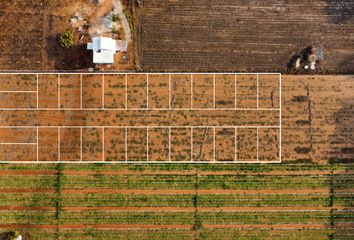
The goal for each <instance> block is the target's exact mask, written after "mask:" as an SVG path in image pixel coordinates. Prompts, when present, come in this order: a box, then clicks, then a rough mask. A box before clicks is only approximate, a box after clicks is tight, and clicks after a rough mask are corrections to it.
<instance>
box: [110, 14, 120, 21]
mask: <svg viewBox="0 0 354 240" xmlns="http://www.w3.org/2000/svg"><path fill="white" fill-rule="evenodd" d="M112 21H113V22H118V21H119V15H118V14H114V13H113V14H112Z"/></svg>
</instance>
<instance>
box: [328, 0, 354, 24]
mask: <svg viewBox="0 0 354 240" xmlns="http://www.w3.org/2000/svg"><path fill="white" fill-rule="evenodd" d="M324 1H325V2H326V3H327V6H326V8H325V10H326V14H327V15H328V17H329V19H330V21H331V22H332V23H335V24H341V23H346V22H348V21H351V20H354V1H338V0H324Z"/></svg>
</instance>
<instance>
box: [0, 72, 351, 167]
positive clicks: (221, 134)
mask: <svg viewBox="0 0 354 240" xmlns="http://www.w3.org/2000/svg"><path fill="white" fill-rule="evenodd" d="M0 78H1V85H0V97H1V100H2V101H1V104H2V105H1V118H0V126H1V135H0V142H1V144H0V149H1V151H0V153H1V154H0V156H1V159H2V160H3V161H91V162H92V161H94V162H100V161H120V162H124V161H133V162H135V161H145V162H146V161H150V162H159V161H165V162H166V161H172V162H196V161H197V162H198V161H203V162H253V161H254V162H268V161H273V162H279V161H280V154H279V153H280V151H281V156H282V161H283V162H302V163H306V162H314V163H330V162H333V161H335V162H347V163H349V162H352V161H353V158H354V151H353V149H354V148H353V144H352V140H351V139H353V132H354V126H353V116H354V112H353V92H354V89H353V88H354V85H353V76H349V75H348V76H341V75H339V76H332V75H329V76H321V75H318V76H294V75H285V76H282V88H281V92H282V98H281V99H282V100H281V102H280V89H279V84H280V75H276V74H275V75H270V74H266V75H257V74H244V75H235V74H108V75H103V74H96V75H93V74H39V75H38V81H37V74H27V75H23V74H22V75H21V74H16V75H6V74H3V75H1V76H0ZM225 86H228V87H225ZM280 106H282V107H281V111H280ZM280 118H281V121H280ZM280 134H281V135H280ZM280 138H281V139H280ZM280 141H281V143H282V144H280Z"/></svg>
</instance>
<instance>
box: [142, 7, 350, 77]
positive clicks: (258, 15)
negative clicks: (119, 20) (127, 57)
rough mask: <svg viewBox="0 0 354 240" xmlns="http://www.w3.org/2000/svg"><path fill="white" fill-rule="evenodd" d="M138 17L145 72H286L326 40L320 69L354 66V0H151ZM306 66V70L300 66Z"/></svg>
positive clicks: (344, 69)
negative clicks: (305, 51)
mask: <svg viewBox="0 0 354 240" xmlns="http://www.w3.org/2000/svg"><path fill="white" fill-rule="evenodd" d="M143 2H144V3H143V7H142V9H140V10H139V11H140V13H139V17H138V24H137V25H138V37H137V39H138V42H139V59H138V65H140V68H142V69H143V70H145V71H219V72H225V71H237V72H267V71H268V72H269V71H270V72H273V71H278V72H282V73H284V72H287V71H288V67H287V65H288V63H289V62H290V60H291V58H292V56H293V55H294V54H297V53H298V52H300V51H301V50H303V49H304V48H306V47H308V46H313V47H322V48H323V50H324V61H322V62H321V63H320V65H319V66H318V67H319V68H318V69H317V71H316V72H317V73H327V74H329V73H332V74H335V73H353V72H354V67H353V66H354V57H353V56H354V34H353V29H354V21H353V19H354V2H353V1H351V0H344V1H330V0H313V1H278V0H270V1H241V0H234V1H230V0H219V1H215V2H211V1H209V0H199V1H190V0H179V1H175V0H146V1H143ZM300 72H303V71H300Z"/></svg>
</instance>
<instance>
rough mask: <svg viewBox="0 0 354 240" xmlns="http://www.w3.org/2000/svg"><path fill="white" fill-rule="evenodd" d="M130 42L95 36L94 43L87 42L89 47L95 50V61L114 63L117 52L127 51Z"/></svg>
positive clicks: (96, 62)
mask: <svg viewBox="0 0 354 240" xmlns="http://www.w3.org/2000/svg"><path fill="white" fill-rule="evenodd" d="M127 47H128V43H127V42H126V41H116V40H114V39H112V38H108V37H94V38H93V39H92V43H88V44H87V49H88V50H92V51H93V63H95V64H113V63H114V55H115V54H116V52H126V51H127Z"/></svg>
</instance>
